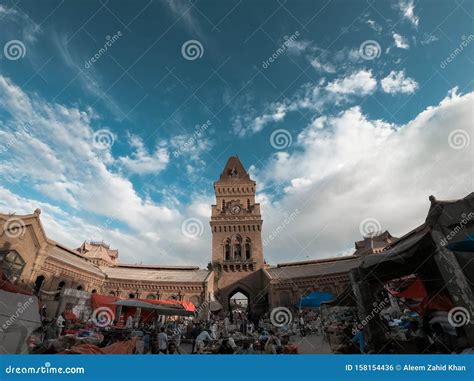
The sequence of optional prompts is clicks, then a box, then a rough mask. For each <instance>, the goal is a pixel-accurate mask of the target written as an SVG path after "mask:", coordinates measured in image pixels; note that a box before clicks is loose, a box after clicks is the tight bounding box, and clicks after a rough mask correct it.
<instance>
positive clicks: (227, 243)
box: [224, 238, 230, 261]
mask: <svg viewBox="0 0 474 381" xmlns="http://www.w3.org/2000/svg"><path fill="white" fill-rule="evenodd" d="M224 258H225V260H226V261H230V239H229V238H227V239H226V240H225V243H224Z"/></svg>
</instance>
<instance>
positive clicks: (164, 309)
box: [114, 299, 193, 316]
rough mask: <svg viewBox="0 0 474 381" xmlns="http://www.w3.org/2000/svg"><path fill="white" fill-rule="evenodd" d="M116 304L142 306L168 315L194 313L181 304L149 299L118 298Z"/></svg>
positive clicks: (133, 306)
mask: <svg viewBox="0 0 474 381" xmlns="http://www.w3.org/2000/svg"><path fill="white" fill-rule="evenodd" d="M114 304H115V305H116V306H122V307H131V308H141V309H144V310H149V311H155V312H156V313H158V314H159V315H167V316H191V315H192V314H193V313H192V312H190V311H186V309H185V308H184V307H183V306H182V305H180V304H175V305H172V304H169V305H163V304H158V303H149V302H148V301H144V300H140V299H128V300H117V301H116V302H115V303H114Z"/></svg>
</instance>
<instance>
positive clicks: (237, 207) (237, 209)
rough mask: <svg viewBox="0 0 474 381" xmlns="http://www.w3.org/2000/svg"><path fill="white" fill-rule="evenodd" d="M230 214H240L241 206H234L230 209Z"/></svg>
mask: <svg viewBox="0 0 474 381" xmlns="http://www.w3.org/2000/svg"><path fill="white" fill-rule="evenodd" d="M230 212H231V213H232V214H238V213H240V206H239V205H234V206H233V207H232V208H231V209H230Z"/></svg>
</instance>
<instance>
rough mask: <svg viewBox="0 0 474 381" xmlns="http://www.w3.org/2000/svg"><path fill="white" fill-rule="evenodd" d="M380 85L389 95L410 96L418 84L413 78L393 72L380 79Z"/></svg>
mask: <svg viewBox="0 0 474 381" xmlns="http://www.w3.org/2000/svg"><path fill="white" fill-rule="evenodd" d="M381 85H382V89H383V91H385V92H386V93H389V94H396V93H403V94H411V93H413V92H415V90H416V89H417V88H418V83H417V82H416V81H415V80H414V79H413V78H407V77H405V72H404V71H394V70H392V71H391V72H390V74H389V75H387V76H386V77H385V78H383V79H382V81H381Z"/></svg>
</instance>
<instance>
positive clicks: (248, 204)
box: [247, 199, 250, 210]
mask: <svg viewBox="0 0 474 381" xmlns="http://www.w3.org/2000/svg"><path fill="white" fill-rule="evenodd" d="M247 210H250V199H247Z"/></svg>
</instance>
